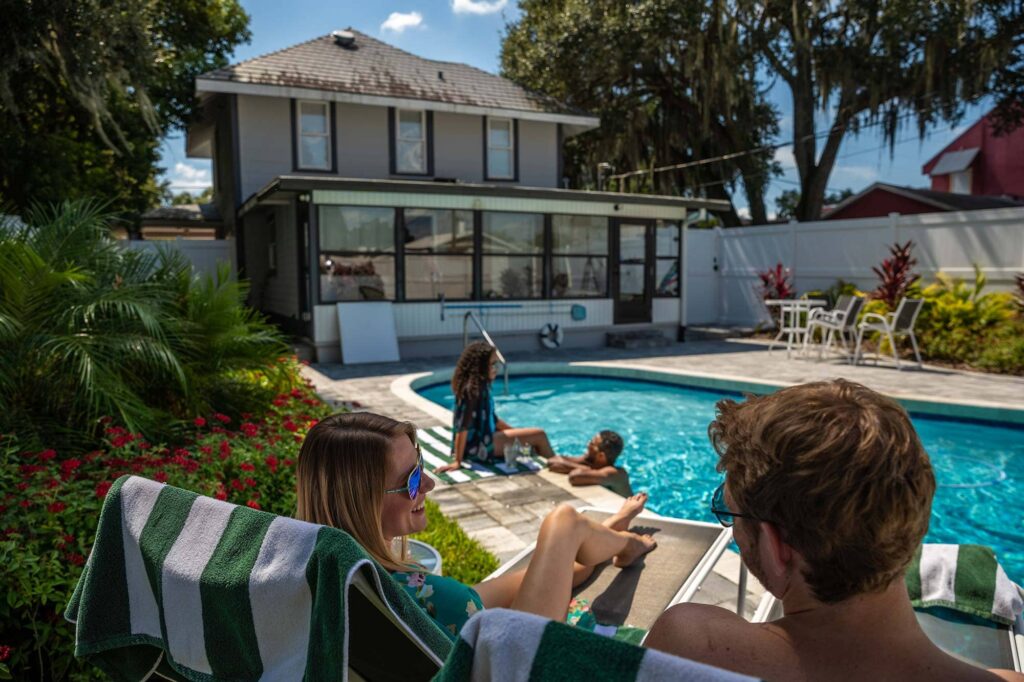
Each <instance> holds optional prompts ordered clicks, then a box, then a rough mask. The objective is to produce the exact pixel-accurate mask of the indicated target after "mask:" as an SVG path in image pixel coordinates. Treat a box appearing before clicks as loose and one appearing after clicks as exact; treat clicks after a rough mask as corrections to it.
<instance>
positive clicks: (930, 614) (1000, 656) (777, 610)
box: [752, 592, 1024, 672]
mask: <svg viewBox="0 0 1024 682" xmlns="http://www.w3.org/2000/svg"><path fill="white" fill-rule="evenodd" d="M914 613H915V614H916V615H917V622H918V623H920V625H921V629H922V630H924V632H925V634H927V635H928V637H929V638H930V639H931V640H932V641H933V642H934V643H935V644H936V645H938V646H939V648H941V649H942V650H943V651H945V652H947V653H949V654H951V655H953V656H955V657H957V658H959V659H961V660H963V661H967V662H968V663H973V664H974V665H977V666H979V667H983V668H1000V669H1006V670H1016V671H1017V672H1024V668H1022V660H1024V620H1022V619H1021V618H1017V622H1016V623H1015V624H1014V625H1013V627H1010V626H1008V625H997V624H995V623H990V622H987V621H983V620H981V619H980V618H971V617H968V616H964V615H963V614H959V613H957V612H955V611H952V610H950V609H943V608H927V609H914ZM782 615H783V613H782V601H781V600H779V599H776V598H775V597H773V596H772V594H771V593H770V592H765V595H764V597H762V598H761V602H760V603H759V604H758V606H757V610H756V611H755V612H754V617H753V618H752V621H753V622H755V623H769V622H771V621H773V620H778V619H779V618H782Z"/></svg>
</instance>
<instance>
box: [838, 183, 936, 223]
mask: <svg viewBox="0 0 1024 682" xmlns="http://www.w3.org/2000/svg"><path fill="white" fill-rule="evenodd" d="M940 210H941V209H938V208H936V207H935V206H932V205H930V204H926V203H924V202H921V201H915V200H913V199H911V198H909V197H905V196H901V195H899V194H893V193H892V192H887V191H885V190H883V189H875V190H872V191H870V192H868V193H867V194H865V195H864V196H862V197H861V198H860V199H858V200H857V201H854V202H852V203H850V204H847V205H846V206H844V207H842V208H841V209H839V210H838V211H834V212H832V213H829V214H828V215H827V216H825V217H824V220H851V219H855V218H882V217H885V216H887V215H889V214H890V213H899V214H901V215H914V214H917V213H934V212H936V211H940Z"/></svg>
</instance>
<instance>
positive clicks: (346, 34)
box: [331, 30, 356, 48]
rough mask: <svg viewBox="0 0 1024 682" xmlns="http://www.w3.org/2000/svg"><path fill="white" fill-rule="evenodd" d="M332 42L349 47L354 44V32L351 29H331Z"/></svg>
mask: <svg viewBox="0 0 1024 682" xmlns="http://www.w3.org/2000/svg"><path fill="white" fill-rule="evenodd" d="M331 36H332V37H333V38H334V43H335V44H336V45H340V46H341V47H346V48H351V47H352V46H354V45H355V44H356V34H355V33H353V32H352V31H348V30H345V31H331Z"/></svg>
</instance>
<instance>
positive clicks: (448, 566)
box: [412, 499, 498, 585]
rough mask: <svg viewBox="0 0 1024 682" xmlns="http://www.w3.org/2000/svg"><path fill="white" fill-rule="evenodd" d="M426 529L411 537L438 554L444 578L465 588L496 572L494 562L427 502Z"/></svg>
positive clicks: (484, 550)
mask: <svg viewBox="0 0 1024 682" xmlns="http://www.w3.org/2000/svg"><path fill="white" fill-rule="evenodd" d="M426 503H427V510H426V511H427V529H426V530H425V531H423V532H422V533H417V534H415V535H413V536H412V537H414V538H415V539H417V540H420V541H422V542H426V543H427V544H429V545H433V546H434V548H435V549H437V551H438V552H440V554H441V559H442V561H443V564H444V565H443V567H442V568H443V570H444V575H446V576H448V577H449V578H454V579H456V580H458V581H459V582H462V583H466V584H467V585H475V584H477V583H478V582H480V581H482V580H483V579H484V578H486V577H487V576H488V575H490V574H491V573H493V572H494V570H495V569H497V568H498V559H497V557H495V556H494V555H493V554H491V553H490V552H488V551H487V550H486V549H484V548H483V546H482V545H481V544H480V543H479V542H477V541H476V540H474V539H473V538H471V537H469V536H468V535H466V531H464V530H462V527H461V526H459V524H458V523H457V522H456V521H455V520H454V519H449V518H448V517H447V516H445V515H444V514H442V513H441V508H440V507H439V506H438V505H437V503H436V502H433V501H431V500H429V499H428V500H427V501H426Z"/></svg>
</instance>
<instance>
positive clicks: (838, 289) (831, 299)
mask: <svg viewBox="0 0 1024 682" xmlns="http://www.w3.org/2000/svg"><path fill="white" fill-rule="evenodd" d="M804 296H806V297H807V298H818V299H823V300H825V301H828V307H829V308H835V307H836V302H838V301H839V297H840V296H867V294H865V293H864V292H863V291H861V290H860V289H858V288H857V285H856V284H854V283H853V282H847V281H846V280H844V279H837V280H836V281H835V284H833V285H832V286H830V287H829V288H828V289H812V290H811V291H808V292H805V293H804Z"/></svg>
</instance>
